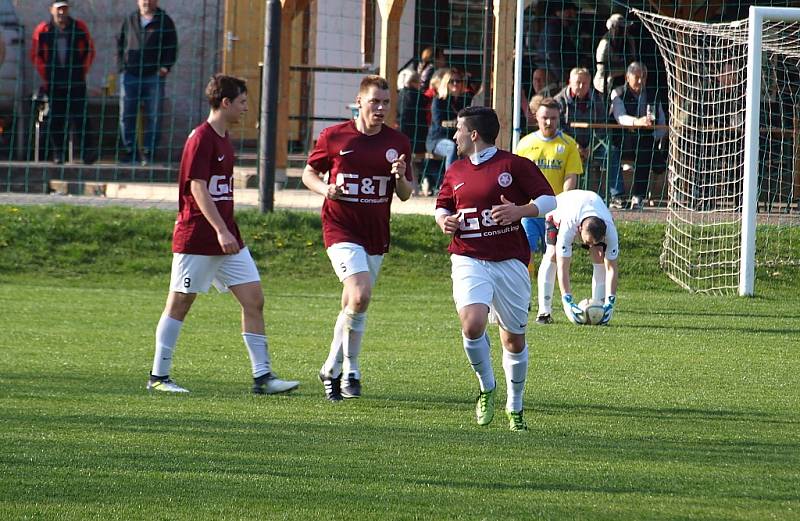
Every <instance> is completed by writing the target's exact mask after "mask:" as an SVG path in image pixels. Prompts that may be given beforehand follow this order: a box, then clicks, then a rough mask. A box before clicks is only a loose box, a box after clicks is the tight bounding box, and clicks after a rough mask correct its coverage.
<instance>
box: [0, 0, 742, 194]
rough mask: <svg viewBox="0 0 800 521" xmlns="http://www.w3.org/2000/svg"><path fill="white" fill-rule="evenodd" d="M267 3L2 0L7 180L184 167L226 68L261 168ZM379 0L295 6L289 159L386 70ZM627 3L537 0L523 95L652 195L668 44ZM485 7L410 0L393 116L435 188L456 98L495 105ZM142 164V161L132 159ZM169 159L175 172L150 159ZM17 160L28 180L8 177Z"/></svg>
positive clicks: (622, 190) (589, 174)
mask: <svg viewBox="0 0 800 521" xmlns="http://www.w3.org/2000/svg"><path fill="white" fill-rule="evenodd" d="M61 4H68V5H64V6H61ZM139 4H147V5H149V6H150V7H152V8H153V9H152V10H153V15H152V16H153V17H152V18H151V19H147V17H143V16H142V14H141V13H139ZM260 4H264V2H263V1H259V0H239V1H238V2H232V1H227V2H226V1H222V0H194V1H193V2H190V3H186V2H178V1H177V0H175V1H170V0H161V1H160V2H156V1H154V0H149V1H142V0H139V1H134V0H124V1H112V0H84V1H72V2H55V3H52V2H49V1H37V2H27V1H26V2H21V1H17V2H11V1H10V0H5V1H4V2H3V1H0V17H1V18H0V20H2V28H3V42H4V43H5V46H4V47H5V63H4V64H3V65H2V69H0V70H2V74H1V75H0V77H1V80H0V81H1V82H2V87H0V127H1V128H2V130H1V131H0V159H2V160H3V161H4V162H5V166H4V167H3V168H2V171H0V188H2V189H4V190H9V189H15V190H18V189H20V187H22V188H21V189H24V190H28V189H33V188H32V187H33V186H35V185H37V183H36V182H33V183H32V182H29V181H30V179H31V177H30V176H31V175H32V172H33V169H34V166H33V165H38V164H42V163H49V164H50V165H54V164H55V165H63V167H64V168H68V167H70V166H73V165H80V164H84V165H91V167H92V169H93V170H86V169H84V171H83V172H84V173H83V174H81V175H86V176H88V177H91V176H92V175H94V176H95V177H98V174H96V172H98V171H100V170H101V169H102V170H103V172H105V173H104V174H103V175H105V176H106V177H111V178H114V177H119V178H125V179H127V180H141V181H159V180H174V172H175V170H176V168H177V165H178V163H179V160H180V154H181V150H182V147H183V143H184V141H185V139H186V136H187V135H188V134H189V132H190V131H191V129H192V128H194V127H195V126H196V125H197V124H199V122H201V121H202V120H203V119H204V118H205V114H206V110H207V107H206V105H205V101H204V98H203V86H204V85H205V82H206V80H207V78H208V77H209V76H210V75H211V74H212V73H213V72H216V71H220V70H224V71H225V72H228V73H231V74H237V75H245V76H247V77H248V80H249V81H250V85H251V104H250V110H251V114H250V115H249V116H248V119H247V120H246V121H245V124H243V126H242V129H241V132H239V133H237V135H234V136H232V137H233V138H234V141H235V143H236V145H237V149H238V151H239V153H240V154H239V155H240V163H239V164H240V166H242V167H251V166H253V165H254V164H255V154H256V151H257V141H256V137H257V130H256V128H255V126H256V124H257V121H258V115H257V114H258V110H259V104H260V103H259V101H260V100H259V99H258V96H259V90H260V89H259V87H260V85H258V83H259V82H260V74H261V71H260V69H259V61H260V59H261V52H262V48H263V47H262V46H263V16H262V13H263V5H260ZM333 4H336V5H333ZM722 4H723V5H720V6H716V7H715V8H711V7H708V8H707V9H706V12H705V13H704V14H701V15H702V16H701V18H704V19H705V20H707V21H722V20H734V19H738V18H743V17H745V13H746V9H747V7H748V4H746V3H734V2H725V3H722ZM57 5H58V6H61V7H58V8H56V7H55V6H57ZM369 5H372V2H368V1H367V2H362V1H361V0H326V1H325V2H321V1H315V2H310V3H309V5H308V6H307V7H306V8H305V9H304V10H303V11H302V12H301V13H299V14H298V15H297V16H296V18H295V20H294V29H293V36H292V38H291V39H290V40H288V42H284V44H285V43H288V44H289V45H290V46H291V52H290V53H288V54H287V55H288V56H290V60H291V73H290V75H291V81H290V83H289V85H290V89H289V91H288V92H283V93H282V102H283V103H286V104H288V105H289V121H290V123H289V127H288V129H287V130H286V132H287V133H288V139H287V142H288V145H287V152H288V154H289V160H288V167H289V170H290V171H291V170H292V168H293V167H302V164H303V160H304V155H305V154H306V153H307V152H308V150H309V149H310V147H311V146H312V145H313V142H314V139H315V138H316V135H317V134H318V133H319V131H320V129H321V128H323V127H324V126H327V125H330V124H332V123H334V122H336V121H339V120H341V119H345V118H347V117H349V116H350V109H349V108H348V104H349V103H351V102H352V100H353V97H354V96H355V88H354V87H355V85H357V83H358V80H359V79H360V76H361V75H363V74H364V73H367V72H374V71H376V65H375V64H376V63H379V61H380V58H379V49H378V48H377V46H376V45H375V42H376V41H379V40H380V37H381V35H380V27H381V25H380V19H379V18H380V13H379V12H378V11H377V10H376V9H375V8H374V5H372V10H371V11H370V10H369V9H367V7H368V6H369ZM154 6H155V7H154ZM627 7H628V6H627V5H623V4H614V5H612V6H611V7H610V8H609V6H608V5H605V4H595V3H589V2H580V4H576V3H573V2H570V1H567V0H551V1H540V2H534V3H533V4H532V5H531V6H530V7H528V8H527V9H526V11H525V23H524V31H525V32H524V43H525V46H524V52H523V56H522V57H521V58H522V60H523V98H524V103H523V104H522V106H520V107H514V110H518V111H521V112H522V114H523V116H524V117H523V118H522V121H523V122H524V125H523V126H524V128H523V129H522V134H523V135H524V134H526V133H529V132H533V131H535V130H536V118H535V114H536V108H537V105H538V103H539V102H540V101H541V100H542V99H543V98H546V97H553V98H555V99H556V100H557V101H558V102H559V105H560V107H561V128H562V131H563V132H565V133H567V134H569V135H571V136H572V137H574V138H575V139H576V140H577V141H578V144H579V145H580V147H581V155H582V158H583V159H584V162H585V175H584V176H583V181H582V187H584V188H588V189H592V190H597V191H598V192H599V193H601V194H602V195H604V196H606V197H608V198H609V202H610V203H611V204H612V205H613V206H618V207H622V206H623V205H624V206H634V207H641V206H642V205H643V204H645V203H646V201H648V200H650V201H658V202H660V201H663V200H665V199H666V187H667V183H666V175H665V169H666V162H667V154H668V153H669V149H668V146H667V140H666V139H665V136H666V129H667V128H668V125H669V123H670V122H669V110H668V93H667V88H666V87H667V81H666V69H665V66H664V63H663V61H662V59H661V56H660V54H659V53H658V51H657V46H656V42H655V41H654V40H653V37H652V36H651V35H650V33H649V32H648V31H647V30H645V29H644V26H643V25H642V24H641V23H640V22H639V20H638V19H637V18H636V17H634V16H633V15H631V14H630V13H628V11H627ZM652 7H654V8H658V5H653V6H652ZM64 8H66V9H67V16H68V17H69V19H70V21H69V22H68V23H67V24H66V25H64V26H63V27H59V24H58V23H57V22H58V20H57V18H58V16H59V15H58V12H57V11H59V10H62V11H63V10H64ZM51 11H52V13H51ZM237 13H238V14H237ZM242 13H244V14H242ZM248 15H249V16H250V17H251V18H252V20H249V23H250V26H249V27H250V28H251V29H250V30H249V32H244V33H242V32H237V31H238V30H239V29H237V26H236V24H237V23H239V24H241V23H243V19H244V18H247V17H248ZM237 16H238V17H239V18H237ZM491 16H492V9H487V3H486V2H485V1H484V0H449V1H447V0H435V1H427V0H416V1H412V0H409V1H408V2H406V6H405V10H404V13H403V20H402V23H401V32H400V34H401V36H400V38H401V41H400V46H399V54H400V56H399V57H400V61H399V62H400V63H401V64H404V65H403V70H402V71H400V75H399V78H400V81H399V83H398V85H397V88H398V90H399V92H400V97H399V106H398V107H397V109H398V110H399V114H398V116H399V117H398V124H401V123H402V125H403V127H404V128H403V129H404V131H406V132H407V133H408V134H409V136H410V137H411V139H412V141H413V143H414V150H415V152H417V153H418V156H417V158H418V162H417V169H418V170H419V171H420V180H424V179H427V180H428V182H427V186H426V187H425V188H426V189H427V190H428V191H429V193H434V192H435V190H436V186H437V183H438V181H439V179H440V178H441V172H442V168H443V167H445V166H446V165H447V164H448V163H449V162H451V161H452V160H453V159H454V147H453V146H451V145H452V141H451V138H452V133H453V129H452V128H451V127H448V126H447V124H446V123H447V122H448V121H451V120H452V119H454V115H455V113H456V112H457V110H458V109H459V108H460V107H462V106H465V105H467V104H490V103H491V99H492V98H491V88H492V85H491V82H490V81H489V80H490V78H491V76H490V75H491V66H492V60H493V56H492V42H493V40H494V36H495V35H494V29H493V26H492V23H491ZM237 20H238V22H237ZM244 21H246V20H244ZM259 31H261V33H259ZM504 81H509V82H511V81H513V78H507V80H504ZM68 130H69V131H71V132H68ZM512 130H513V129H511V128H510V127H509V128H505V127H504V128H503V130H502V131H503V132H507V133H509V134H510V133H511V132H512ZM448 142H449V143H450V144H448ZM143 166H144V167H147V169H146V170H145V171H143V172H142V173H136V172H138V170H139V169H141V168H142V167H143ZM159 169H163V170H164V171H165V172H166V173H165V174H164V175H154V174H153V172H154V171H159ZM86 172H89V173H86ZM90 172H95V174H91V173H90ZM290 173H291V172H290ZM49 175H50V177H52V176H53V174H49ZM56 175H57V174H56ZM20 176H22V177H23V178H25V182H23V183H18V182H17V183H15V182H12V178H14V179H19V178H20ZM25 176H28V177H25ZM4 177H5V182H3V178H4ZM289 178H290V180H291V175H290V176H289ZM46 189H47V188H45V190H46Z"/></svg>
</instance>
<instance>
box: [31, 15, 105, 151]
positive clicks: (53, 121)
mask: <svg viewBox="0 0 800 521" xmlns="http://www.w3.org/2000/svg"><path fill="white" fill-rule="evenodd" d="M50 16H51V18H50V20H49V21H44V22H41V23H40V24H39V25H37V26H36V29H34V31H33V46H32V48H31V58H32V60H33V63H34V65H35V66H36V69H37V70H38V71H39V76H41V78H42V86H41V91H42V94H45V95H47V96H48V98H49V102H50V115H49V125H48V130H49V132H48V134H49V137H50V141H51V142H52V145H53V160H54V161H55V162H56V163H58V164H61V163H63V162H64V159H65V151H66V147H67V132H66V131H67V124H69V127H70V130H71V132H72V134H73V135H74V136H75V137H76V138H77V141H78V143H79V147H80V150H81V156H82V157H83V161H84V163H86V164H91V163H93V162H94V161H95V160H96V159H97V150H96V145H95V138H94V136H93V135H92V132H91V131H90V130H89V126H90V125H89V124H88V120H87V118H86V75H87V73H88V72H89V67H91V66H92V62H93V61H94V54H95V51H94V43H93V42H92V37H91V36H90V35H89V28H88V27H87V26H86V24H85V23H84V22H83V21H81V20H76V19H74V18H72V17H71V16H70V15H69V2H65V1H61V2H52V3H51V4H50Z"/></svg>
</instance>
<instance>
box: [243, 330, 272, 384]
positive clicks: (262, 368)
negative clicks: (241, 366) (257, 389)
mask: <svg viewBox="0 0 800 521" xmlns="http://www.w3.org/2000/svg"><path fill="white" fill-rule="evenodd" d="M242 338H243V339H244V345H246V346H247V352H248V353H249V354H250V364H251V365H252V366H253V378H258V377H259V376H264V375H265V374H267V373H270V372H272V367H271V364H270V361H269V351H268V349H267V337H265V336H264V335H259V334H256V333H242Z"/></svg>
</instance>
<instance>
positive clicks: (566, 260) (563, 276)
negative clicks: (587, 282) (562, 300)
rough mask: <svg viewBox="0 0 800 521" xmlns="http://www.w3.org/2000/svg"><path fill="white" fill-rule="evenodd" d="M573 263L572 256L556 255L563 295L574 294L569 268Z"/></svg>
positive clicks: (559, 285)
mask: <svg viewBox="0 0 800 521" xmlns="http://www.w3.org/2000/svg"><path fill="white" fill-rule="evenodd" d="M571 265H572V257H562V256H561V255H556V269H557V272H558V287H559V288H560V289H561V294H562V295H572V284H571V283H570V281H569V270H570V266H571Z"/></svg>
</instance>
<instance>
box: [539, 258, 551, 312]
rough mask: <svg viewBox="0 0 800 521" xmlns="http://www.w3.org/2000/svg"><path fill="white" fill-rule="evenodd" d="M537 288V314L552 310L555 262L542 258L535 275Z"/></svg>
mask: <svg viewBox="0 0 800 521" xmlns="http://www.w3.org/2000/svg"><path fill="white" fill-rule="evenodd" d="M536 282H537V286H538V289H539V315H550V314H551V313H552V312H553V288H555V286H556V263H555V262H550V261H549V260H547V259H545V258H543V259H542V262H541V264H539V274H538V276H537V277H536Z"/></svg>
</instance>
